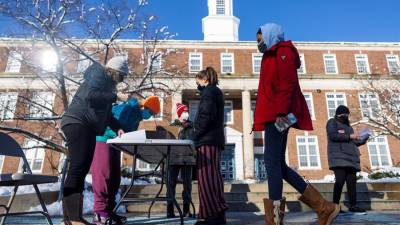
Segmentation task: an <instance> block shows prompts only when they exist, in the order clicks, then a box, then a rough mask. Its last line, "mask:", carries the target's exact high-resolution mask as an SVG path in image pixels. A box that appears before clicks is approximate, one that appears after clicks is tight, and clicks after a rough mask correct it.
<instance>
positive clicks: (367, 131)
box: [359, 128, 372, 140]
mask: <svg viewBox="0 0 400 225" xmlns="http://www.w3.org/2000/svg"><path fill="white" fill-rule="evenodd" d="M359 135H360V137H361V139H362V140H366V139H368V138H369V137H370V136H372V131H371V130H370V129H368V128H363V129H361V131H360V134H359Z"/></svg>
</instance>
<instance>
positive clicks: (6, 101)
mask: <svg viewBox="0 0 400 225" xmlns="http://www.w3.org/2000/svg"><path fill="white" fill-rule="evenodd" d="M17 100H18V93H17V92H3V93H0V120H12V119H14V114H15V109H16V107H17Z"/></svg>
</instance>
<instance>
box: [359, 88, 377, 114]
mask: <svg viewBox="0 0 400 225" xmlns="http://www.w3.org/2000/svg"><path fill="white" fill-rule="evenodd" d="M358 96H359V99H360V106H361V114H362V118H363V119H367V118H371V119H376V118H378V113H379V110H380V107H379V99H378V96H377V95H376V94H374V93H367V92H363V93H359V94H358Z"/></svg>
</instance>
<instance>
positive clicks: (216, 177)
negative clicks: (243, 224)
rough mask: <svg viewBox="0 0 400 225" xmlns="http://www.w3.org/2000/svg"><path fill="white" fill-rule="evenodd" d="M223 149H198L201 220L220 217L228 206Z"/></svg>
mask: <svg viewBox="0 0 400 225" xmlns="http://www.w3.org/2000/svg"><path fill="white" fill-rule="evenodd" d="M221 151H222V150H221V148H220V147H217V146H212V145H202V146H200V147H199V148H197V178H198V184H199V185H198V186H199V198H200V199H199V200H200V206H199V218H200V219H205V218H208V217H212V216H218V215H219V214H221V213H223V212H225V211H226V210H227V209H228V206H227V204H226V202H225V199H224V181H223V179H222V175H221V168H220V158H221Z"/></svg>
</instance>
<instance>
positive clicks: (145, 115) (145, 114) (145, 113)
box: [142, 109, 153, 120]
mask: <svg viewBox="0 0 400 225" xmlns="http://www.w3.org/2000/svg"><path fill="white" fill-rule="evenodd" d="M152 116H153V114H152V113H151V112H150V110H148V109H143V110H142V117H143V119H145V120H148V119H150V117H152Z"/></svg>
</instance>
